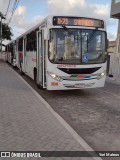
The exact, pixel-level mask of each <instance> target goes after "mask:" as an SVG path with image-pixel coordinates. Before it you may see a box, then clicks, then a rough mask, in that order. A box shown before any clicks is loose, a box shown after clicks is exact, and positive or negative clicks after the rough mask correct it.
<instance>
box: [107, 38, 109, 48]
mask: <svg viewBox="0 0 120 160" xmlns="http://www.w3.org/2000/svg"><path fill="white" fill-rule="evenodd" d="M108 48H109V39H107V49H108Z"/></svg>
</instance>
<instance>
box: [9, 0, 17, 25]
mask: <svg viewBox="0 0 120 160" xmlns="http://www.w3.org/2000/svg"><path fill="white" fill-rule="evenodd" d="M19 2H20V0H15V1H14V4H13V9H12V14H11V16H10V19H9V22H8V25H9V24H10V22H11V19H12V17H13V14H14V12H15V10H16V8H17V7H18V4H19Z"/></svg>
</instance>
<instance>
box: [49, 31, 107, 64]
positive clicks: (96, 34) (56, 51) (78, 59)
mask: <svg viewBox="0 0 120 160" xmlns="http://www.w3.org/2000/svg"><path fill="white" fill-rule="evenodd" d="M105 34H106V33H105V32H104V31H99V30H91V29H75V28H74V29H70V28H67V29H64V28H63V29H50V41H49V60H50V61H51V62H52V63H62V64H90V63H91V64H93V63H102V62H105V53H106V45H105V44H106V36H105Z"/></svg>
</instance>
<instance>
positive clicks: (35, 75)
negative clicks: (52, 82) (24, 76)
mask: <svg viewBox="0 0 120 160" xmlns="http://www.w3.org/2000/svg"><path fill="white" fill-rule="evenodd" d="M34 81H35V83H36V84H37V70H36V69H34Z"/></svg>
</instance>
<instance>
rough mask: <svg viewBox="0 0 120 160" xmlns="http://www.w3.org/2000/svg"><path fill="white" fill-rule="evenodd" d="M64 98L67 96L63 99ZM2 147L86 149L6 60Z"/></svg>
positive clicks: (0, 71) (0, 76)
mask: <svg viewBox="0 0 120 160" xmlns="http://www.w3.org/2000/svg"><path fill="white" fill-rule="evenodd" d="M61 98H62V97H61ZM63 101H64V99H63V100H62V101H61V102H62V103H63ZM60 105H61V104H60ZM66 105H67V104H66ZM58 107H59V106H58ZM73 115H74V113H73ZM0 150H1V151H3V150H5V151H11V150H12V151H44V150H45V151H51V150H52V151H53V150H55V151H84V150H85V149H84V148H83V146H81V144H80V143H79V142H78V141H77V140H76V139H75V138H74V137H73V135H72V134H71V133H70V132H69V131H68V130H67V129H66V128H65V127H64V126H63V125H62V123H60V121H59V120H58V119H57V118H56V117H55V115H53V113H52V112H50V110H49V109H48V108H47V107H46V106H45V104H43V102H42V101H41V100H40V99H39V98H38V97H37V96H36V95H35V94H34V93H33V92H32V91H31V89H30V88H29V87H28V86H27V85H26V84H25V83H24V82H23V81H22V80H21V79H20V77H18V76H17V74H16V73H15V72H14V71H13V70H12V69H11V68H10V67H9V66H7V65H6V64H5V63H3V62H0ZM1 159H2V158H1ZM14 159H15V158H14ZM28 159H29V158H28ZM44 159H48V158H44ZM49 159H50V158H49ZM54 159H58V160H59V159H79V160H83V159H84V160H86V159H88V160H91V159H92V158H54Z"/></svg>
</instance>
